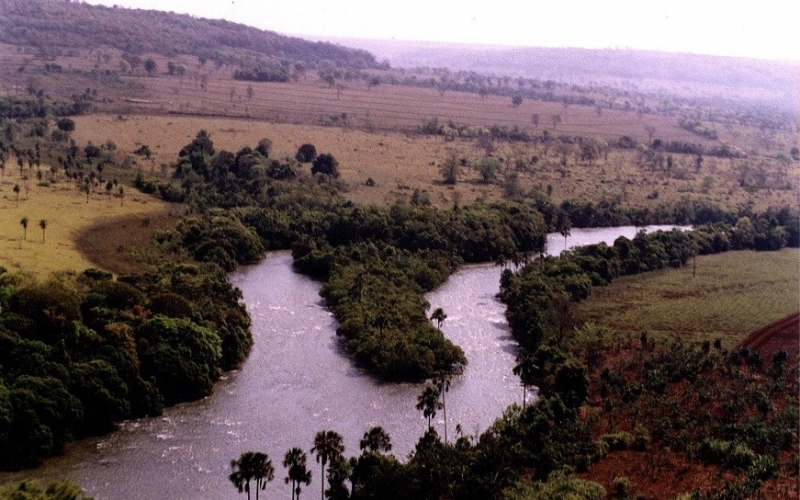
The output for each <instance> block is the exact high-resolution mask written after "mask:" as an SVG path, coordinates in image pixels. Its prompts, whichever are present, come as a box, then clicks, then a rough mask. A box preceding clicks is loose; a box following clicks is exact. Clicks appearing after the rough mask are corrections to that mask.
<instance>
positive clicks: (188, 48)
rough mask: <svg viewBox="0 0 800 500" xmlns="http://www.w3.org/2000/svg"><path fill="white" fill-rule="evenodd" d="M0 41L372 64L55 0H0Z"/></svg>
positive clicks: (158, 16) (173, 18)
mask: <svg viewBox="0 0 800 500" xmlns="http://www.w3.org/2000/svg"><path fill="white" fill-rule="evenodd" d="M0 42H3V43H9V44H16V45H29V46H32V47H38V48H39V49H40V50H41V51H42V53H43V54H44V55H50V56H54V55H57V53H54V51H59V50H61V49H62V48H65V47H69V48H86V49H95V48H98V47H104V46H106V47H114V48H116V49H119V50H121V51H124V52H129V53H131V54H135V55H138V54H143V53H157V54H163V55H166V56H174V55H177V54H188V55H194V56H197V57H200V58H203V60H206V59H207V60H212V61H219V62H224V63H239V62H242V61H244V60H250V59H259V58H262V57H271V58H277V59H278V60H281V59H286V60H289V61H292V62H298V61H302V62H304V63H305V64H307V65H312V66H316V65H317V64H319V63H320V62H322V61H329V62H331V63H332V64H334V65H336V66H340V67H345V68H355V69H364V68H372V67H376V66H377V63H376V61H375V57H374V56H372V54H370V53H368V52H366V51H363V50H355V49H348V48H345V47H342V46H340V45H334V44H331V43H325V42H309V41H307V40H303V39H300V38H295V37H288V36H284V35H280V34H278V33H274V32H271V31H263V30H259V29H256V28H252V27H249V26H244V25H241V24H236V23H231V22H228V21H222V20H211V19H203V18H200V19H198V18H195V17H192V16H188V15H178V14H172V13H167V12H160V11H154V10H140V9H122V8H117V7H113V8H112V7H104V6H96V5H89V4H85V3H80V2H63V1H57V0H2V1H0Z"/></svg>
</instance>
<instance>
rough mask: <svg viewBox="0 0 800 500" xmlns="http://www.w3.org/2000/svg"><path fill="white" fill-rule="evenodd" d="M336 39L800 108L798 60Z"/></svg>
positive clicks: (571, 77)
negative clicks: (799, 101) (799, 102)
mask: <svg viewBox="0 0 800 500" xmlns="http://www.w3.org/2000/svg"><path fill="white" fill-rule="evenodd" d="M337 41H338V42H340V43H342V44H344V45H347V46H349V47H359V48H361V49H364V50H368V51H370V52H371V53H373V54H375V55H376V57H378V58H379V59H380V60H383V59H386V60H388V61H389V62H390V63H391V64H392V66H399V67H436V68H447V69H449V70H451V71H475V72H478V73H482V74H490V75H509V76H513V77H523V78H540V79H542V80H547V79H551V80H555V81H561V82H569V83H575V84H579V85H586V84H591V85H611V86H618V87H623V88H625V89H627V90H630V91H634V90H638V91H642V92H655V91H660V92H663V91H668V92H669V93H670V94H674V95H678V96H682V97H687V98H695V99H696V98H707V99H710V100H715V101H723V100H727V101H730V100H744V101H749V102H752V103H755V104H758V105H763V106H769V107H772V108H774V109H775V110H779V111H780V112H789V113H794V112H796V108H797V99H798V67H797V63H796V62H795V63H791V62H786V61H766V60H757V59H745V58H734V57H722V56H711V55H700V54H673V53H664V52H652V51H634V50H612V49H604V50H596V49H579V48H543V47H505V46H490V45H467V44H445V43H435V42H407V41H396V40H391V41H390V40H360V39H340V40H337Z"/></svg>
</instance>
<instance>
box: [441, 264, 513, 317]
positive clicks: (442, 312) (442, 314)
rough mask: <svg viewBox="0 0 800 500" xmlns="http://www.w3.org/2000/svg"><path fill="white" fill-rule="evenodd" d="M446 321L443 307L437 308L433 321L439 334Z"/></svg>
mask: <svg viewBox="0 0 800 500" xmlns="http://www.w3.org/2000/svg"><path fill="white" fill-rule="evenodd" d="M504 262H505V259H504ZM446 319H447V314H445V313H444V310H443V309H442V308H441V307H437V308H436V310H435V311H433V314H431V321H435V322H436V329H437V330H439V333H441V331H442V323H444V320H446Z"/></svg>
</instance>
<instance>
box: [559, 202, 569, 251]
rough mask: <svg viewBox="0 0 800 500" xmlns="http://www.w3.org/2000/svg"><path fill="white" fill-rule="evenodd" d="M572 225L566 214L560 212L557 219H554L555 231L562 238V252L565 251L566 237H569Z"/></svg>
mask: <svg viewBox="0 0 800 500" xmlns="http://www.w3.org/2000/svg"><path fill="white" fill-rule="evenodd" d="M571 226H572V224H571V223H570V220H569V215H567V213H566V212H564V211H561V212H559V213H558V218H557V219H556V230H557V231H558V232H559V233H561V236H563V237H564V251H565V252H566V251H567V237H568V236H569V230H570V227H571Z"/></svg>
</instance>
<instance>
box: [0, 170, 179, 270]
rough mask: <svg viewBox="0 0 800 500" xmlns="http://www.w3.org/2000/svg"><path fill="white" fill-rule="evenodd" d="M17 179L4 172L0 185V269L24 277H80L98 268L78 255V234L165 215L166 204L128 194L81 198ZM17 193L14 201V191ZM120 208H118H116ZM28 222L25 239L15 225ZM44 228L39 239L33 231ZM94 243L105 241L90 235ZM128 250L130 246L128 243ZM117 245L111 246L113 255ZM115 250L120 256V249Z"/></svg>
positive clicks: (64, 186)
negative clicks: (42, 224) (42, 225)
mask: <svg viewBox="0 0 800 500" xmlns="http://www.w3.org/2000/svg"><path fill="white" fill-rule="evenodd" d="M25 182H26V181H21V180H20V179H19V178H18V173H15V169H13V168H7V169H6V170H5V175H4V177H3V180H2V182H0V265H2V266H3V267H5V268H6V269H7V270H9V271H24V272H27V273H32V274H34V275H37V276H45V275H48V274H50V273H52V272H56V271H74V272H82V271H83V270H84V269H86V268H89V267H98V264H97V261H96V259H94V258H92V257H91V256H90V254H87V253H86V252H82V251H81V248H79V246H78V240H79V237H80V235H81V234H82V233H84V232H85V231H87V230H88V229H89V228H92V227H93V226H96V225H101V224H112V225H117V224H119V227H120V228H121V229H123V230H124V229H125V228H122V227H121V226H122V224H138V225H140V226H141V225H142V221H143V220H144V219H145V218H147V219H149V220H151V221H152V220H155V221H158V220H161V219H162V218H163V217H164V215H165V214H168V213H169V211H170V210H175V207H170V206H168V205H167V204H165V203H163V202H161V201H159V200H156V199H154V198H152V197H150V196H148V195H144V194H141V193H139V192H137V191H136V190H134V189H132V188H128V189H127V192H126V195H125V198H124V200H120V199H119V198H115V197H110V196H108V195H106V194H100V193H93V194H91V195H90V197H89V202H88V203H87V201H86V194H85V193H84V192H81V191H79V190H77V189H76V188H75V187H74V186H72V185H71V184H68V183H66V182H61V183H56V184H53V185H51V186H47V187H45V186H39V185H37V184H36V183H35V182H32V181H29V191H28V192H27V193H26V189H25V188H24V185H25ZM16 184H18V185H19V186H20V187H21V189H20V193H19V201H17V195H16V194H15V193H14V185H16ZM121 202H122V203H121ZM23 217H27V218H28V221H29V222H28V230H27V238H24V236H25V231H24V228H23V227H22V225H21V224H20V221H21V220H22V218H23ZM43 219H44V220H45V221H46V222H47V226H46V229H45V231H44V234H42V233H43V231H42V229H41V228H40V227H39V222H40V221H41V220H43ZM94 237H95V238H96V239H105V238H107V236H106V234H104V233H100V234H95V235H94ZM130 244H134V241H132V240H131V241H130ZM118 246H119V244H117V245H115V247H114V251H116V250H117V248H118ZM120 250H122V249H121V248H120Z"/></svg>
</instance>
